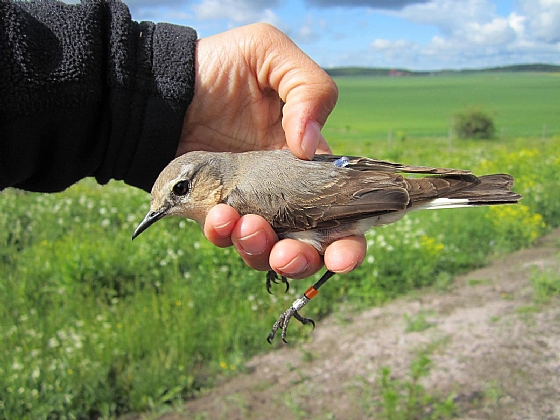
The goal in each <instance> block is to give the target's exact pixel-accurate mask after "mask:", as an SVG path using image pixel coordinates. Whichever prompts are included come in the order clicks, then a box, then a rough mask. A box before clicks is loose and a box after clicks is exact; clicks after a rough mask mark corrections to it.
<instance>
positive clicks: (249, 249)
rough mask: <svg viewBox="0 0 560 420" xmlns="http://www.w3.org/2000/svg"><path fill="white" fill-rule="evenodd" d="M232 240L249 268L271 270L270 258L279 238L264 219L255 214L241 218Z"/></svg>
mask: <svg viewBox="0 0 560 420" xmlns="http://www.w3.org/2000/svg"><path fill="white" fill-rule="evenodd" d="M231 240H232V242H233V246H235V249H237V252H238V253H239V255H241V258H243V261H245V263H246V264H247V265H248V266H249V267H251V268H253V269H255V270H260V271H264V270H270V265H269V262H268V257H269V255H270V250H271V249H272V246H273V245H274V244H275V243H276V242H277V241H278V236H276V233H275V232H274V230H273V229H272V228H271V227H270V225H269V224H268V222H267V221H266V220H265V219H264V218H263V217H261V216H258V215H255V214H248V215H245V216H243V217H241V218H240V219H239V221H238V222H237V223H236V225H235V227H234V229H233V232H232V234H231Z"/></svg>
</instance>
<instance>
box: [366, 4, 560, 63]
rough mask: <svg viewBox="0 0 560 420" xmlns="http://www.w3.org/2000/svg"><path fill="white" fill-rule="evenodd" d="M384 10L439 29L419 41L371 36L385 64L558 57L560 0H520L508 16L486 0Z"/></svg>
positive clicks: (559, 50)
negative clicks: (433, 34) (425, 40)
mask: <svg viewBox="0 0 560 420" xmlns="http://www.w3.org/2000/svg"><path fill="white" fill-rule="evenodd" d="M385 13H388V14H390V15H392V16H397V17H400V18H402V19H405V20H407V21H409V22H413V23H416V24H422V25H431V26H435V27H436V28H437V29H438V31H439V34H438V35H435V36H433V37H432V38H431V40H429V41H428V42H425V43H423V44H422V43H416V42H410V41H398V40H397V41H389V40H386V39H374V40H373V41H372V42H371V44H370V48H371V50H373V51H374V52H375V53H376V54H381V55H382V60H383V62H384V65H387V64H390V65H393V66H403V67H406V66H415V67H414V68H428V67H429V68H445V67H481V66H484V67H486V66H488V67H491V66H500V65H507V64H518V63H525V62H553V63H557V62H558V54H559V53H560V0H520V1H519V3H518V8H517V9H516V10H514V11H512V12H511V13H510V14H509V15H507V16H499V15H498V14H497V12H496V8H495V5H494V4H493V3H492V2H491V1H490V0H474V1H460V0H433V1H431V2H429V3H424V4H413V5H410V6H407V7H405V8H404V9H403V10H400V11H390V12H385ZM555 54H556V55H555ZM422 63H426V64H424V65H423V64H422ZM416 66H417V67H416Z"/></svg>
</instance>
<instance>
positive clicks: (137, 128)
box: [0, 0, 196, 192]
mask: <svg viewBox="0 0 560 420" xmlns="http://www.w3.org/2000/svg"><path fill="white" fill-rule="evenodd" d="M195 47H196V32H195V31H194V30H193V29H191V28H187V27H181V26H175V25H171V24H165V23H160V24H153V23H151V22H142V23H137V22H134V21H132V20H131V18H130V13H129V11H128V8H127V7H126V6H125V5H124V4H123V3H121V2H120V1H119V0H84V1H82V4H80V5H68V4H65V3H62V2H57V1H52V0H51V1H36V2H21V1H7V0H0V190H2V189H4V188H6V187H16V188H21V189H26V190H30V191H40V192H53V191H60V190H63V189H65V188H67V187H68V186H70V185H72V184H73V183H75V182H76V181H78V180H79V179H81V178H84V177H88V176H94V177H96V179H97V181H98V182H100V183H106V182H108V181H109V179H122V180H124V181H125V182H126V183H128V184H130V185H134V186H136V187H139V188H142V189H144V190H147V191H149V190H150V188H151V186H152V184H153V182H154V180H155V179H156V177H157V175H158V174H159V172H160V171H161V170H162V169H163V167H164V166H165V165H166V164H167V163H169V161H170V160H172V159H173V158H174V157H175V153H176V151H177V145H178V142H179V138H180V135H181V128H182V124H183V119H184V116H185V112H186V110H187V106H188V105H189V104H190V102H191V100H192V96H193V92H194V52H195Z"/></svg>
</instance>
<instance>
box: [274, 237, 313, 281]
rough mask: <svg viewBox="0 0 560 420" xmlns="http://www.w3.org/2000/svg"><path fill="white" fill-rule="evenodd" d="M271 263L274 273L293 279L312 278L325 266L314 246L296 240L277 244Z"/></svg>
mask: <svg viewBox="0 0 560 420" xmlns="http://www.w3.org/2000/svg"><path fill="white" fill-rule="evenodd" d="M269 261H270V267H272V269H273V270H274V271H276V272H277V273H278V274H281V275H283V276H286V277H289V278H291V279H303V278H306V277H309V276H312V275H313V274H315V273H316V272H317V271H319V270H320V269H321V267H322V266H323V261H322V259H321V257H320V256H319V253H318V252H317V250H316V249H315V248H313V246H311V245H309V244H306V243H305V242H301V241H296V240H295V239H283V240H281V241H279V242H277V243H276V244H275V245H274V246H273V247H272V251H271V253H270V260H269Z"/></svg>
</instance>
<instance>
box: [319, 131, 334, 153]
mask: <svg viewBox="0 0 560 420" xmlns="http://www.w3.org/2000/svg"><path fill="white" fill-rule="evenodd" d="M317 153H323V154H325V153H327V154H332V150H331V148H330V146H329V145H328V144H327V141H326V140H325V137H323V135H322V134H321V133H319V144H318V145H317Z"/></svg>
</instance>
